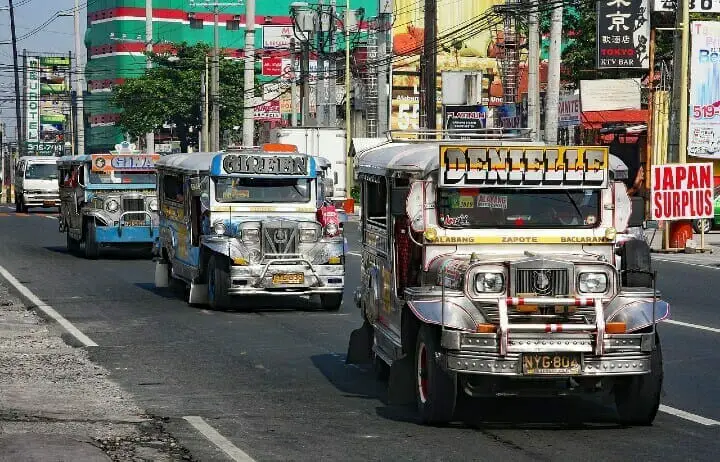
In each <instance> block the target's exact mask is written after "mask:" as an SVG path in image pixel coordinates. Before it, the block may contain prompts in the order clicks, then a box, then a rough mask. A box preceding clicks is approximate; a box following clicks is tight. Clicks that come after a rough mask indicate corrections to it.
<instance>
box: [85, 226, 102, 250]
mask: <svg viewBox="0 0 720 462" xmlns="http://www.w3.org/2000/svg"><path fill="white" fill-rule="evenodd" d="M96 226H97V225H96V224H95V223H94V222H93V221H91V220H88V221H87V222H85V258H87V259H88V260H97V259H98V257H99V256H100V245H99V244H98V242H97V236H96V234H95V232H96V231H97V228H96Z"/></svg>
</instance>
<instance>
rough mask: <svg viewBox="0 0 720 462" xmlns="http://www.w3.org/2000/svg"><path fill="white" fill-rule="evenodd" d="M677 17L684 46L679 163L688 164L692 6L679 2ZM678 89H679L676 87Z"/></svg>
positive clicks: (682, 49)
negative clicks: (680, 24) (680, 23)
mask: <svg viewBox="0 0 720 462" xmlns="http://www.w3.org/2000/svg"><path fill="white" fill-rule="evenodd" d="M678 8H681V10H680V11H678V13H677V15H678V16H679V17H680V20H681V21H682V26H681V33H680V40H681V41H682V46H681V47H680V72H681V73H680V82H679V83H680V86H679V88H678V90H679V92H680V107H679V110H680V137H679V146H678V157H677V159H678V161H679V162H680V163H681V164H684V163H686V162H687V148H688V112H689V108H688V67H689V62H688V61H689V54H690V50H689V48H690V6H689V4H688V2H683V1H681V2H678ZM676 88H677V87H676Z"/></svg>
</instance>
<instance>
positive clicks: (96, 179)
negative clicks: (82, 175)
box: [90, 170, 157, 184]
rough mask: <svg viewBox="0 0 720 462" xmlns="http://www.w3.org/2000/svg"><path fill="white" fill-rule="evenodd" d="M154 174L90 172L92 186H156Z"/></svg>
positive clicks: (155, 175)
mask: <svg viewBox="0 0 720 462" xmlns="http://www.w3.org/2000/svg"><path fill="white" fill-rule="evenodd" d="M156 181H157V174H155V173H154V172H118V171H114V170H113V171H109V172H90V183H91V184H155V182H156Z"/></svg>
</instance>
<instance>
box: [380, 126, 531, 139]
mask: <svg viewBox="0 0 720 462" xmlns="http://www.w3.org/2000/svg"><path fill="white" fill-rule="evenodd" d="M531 134H532V130H531V129H529V128H479V129H476V128H453V129H439V130H429V129H422V128H421V129H418V130H389V131H388V132H387V136H388V139H390V140H391V141H403V142H411V141H414V142H428V141H430V142H432V141H442V140H448V139H450V140H505V139H512V140H516V141H532V137H531Z"/></svg>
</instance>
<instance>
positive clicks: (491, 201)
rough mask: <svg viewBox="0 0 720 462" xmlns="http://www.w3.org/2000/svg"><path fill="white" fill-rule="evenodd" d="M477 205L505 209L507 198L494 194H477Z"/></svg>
mask: <svg viewBox="0 0 720 462" xmlns="http://www.w3.org/2000/svg"><path fill="white" fill-rule="evenodd" d="M477 207H478V208H481V209H482V208H485V209H502V210H506V209H507V208H508V198H507V196H497V195H495V194H478V197H477Z"/></svg>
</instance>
